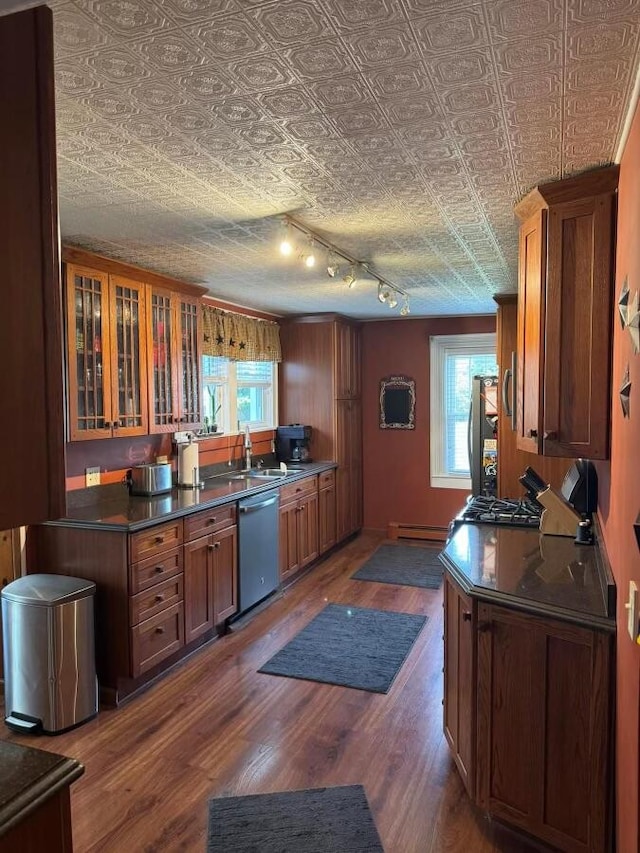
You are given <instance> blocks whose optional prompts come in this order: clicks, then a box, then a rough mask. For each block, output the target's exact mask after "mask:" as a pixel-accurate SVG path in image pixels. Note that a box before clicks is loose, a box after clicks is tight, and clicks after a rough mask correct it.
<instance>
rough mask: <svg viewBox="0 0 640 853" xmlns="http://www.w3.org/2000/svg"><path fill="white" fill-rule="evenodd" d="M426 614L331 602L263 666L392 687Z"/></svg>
mask: <svg viewBox="0 0 640 853" xmlns="http://www.w3.org/2000/svg"><path fill="white" fill-rule="evenodd" d="M426 622H427V617H426V616H421V615H415V614H413V613H396V612H393V611H388V610H372V609H370V608H366V607H351V606H349V605H346V604H328V605H327V606H326V607H325V608H324V610H321V611H320V613H319V614H318V615H317V616H316V617H315V618H314V619H312V620H311V622H309V624H308V625H307V626H306V628H303V629H302V631H300V633H299V634H297V635H296V636H295V637H294V638H293V640H291V641H290V642H289V643H288V644H287V645H286V646H285V647H284V648H283V649H281V650H280V651H279V652H277V653H276V654H275V655H274V656H273V657H272V658H271V659H270V660H268V661H267V662H266V663H265V664H264V665H263V666H262V667H260V669H259V670H258V672H264V673H266V674H268V675H283V676H285V677H287V678H302V679H306V680H307V681H320V682H323V683H324V684H335V685H338V686H340V687H352V688H355V689H356V690H368V691H370V692H372V693H388V692H389V689H390V688H391V684H392V683H393V680H394V678H395V677H396V675H397V674H398V672H399V671H400V668H401V667H402V664H403V663H404V661H405V660H406V658H407V655H408V654H409V652H410V651H411V647H412V646H413V644H414V642H415V641H416V639H417V637H418V634H419V633H420V631H421V630H422V629H423V627H424V626H425V624H426Z"/></svg>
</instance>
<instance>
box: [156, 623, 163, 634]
mask: <svg viewBox="0 0 640 853" xmlns="http://www.w3.org/2000/svg"><path fill="white" fill-rule="evenodd" d="M156 634H164V628H163V627H162V625H158V627H157V628H156Z"/></svg>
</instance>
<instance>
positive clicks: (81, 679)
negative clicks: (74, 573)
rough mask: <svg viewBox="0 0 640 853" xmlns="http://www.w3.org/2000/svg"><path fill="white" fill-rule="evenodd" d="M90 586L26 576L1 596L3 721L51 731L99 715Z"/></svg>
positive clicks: (54, 577)
mask: <svg viewBox="0 0 640 853" xmlns="http://www.w3.org/2000/svg"><path fill="white" fill-rule="evenodd" d="M95 591H96V585H95V584H94V583H93V582H92V581H87V580H82V579H80V578H70V577H66V576H64V575H26V576H25V577H22V578H18V579H17V580H15V581H12V583H10V584H8V585H7V586H6V587H4V589H3V590H2V593H1V598H2V641H3V647H4V679H5V681H4V693H5V713H6V717H5V723H6V724H7V725H8V726H9V728H11V729H14V730H16V731H21V732H25V731H43V732H46V733H47V734H58V733H60V732H63V731H66V730H67V729H71V728H73V727H74V726H77V725H79V724H80V723H84V722H85V721H86V720H88V719H90V718H91V717H94V716H95V715H96V714H97V713H98V683H97V679H96V665H95V638H94V617H93V603H94V597H95Z"/></svg>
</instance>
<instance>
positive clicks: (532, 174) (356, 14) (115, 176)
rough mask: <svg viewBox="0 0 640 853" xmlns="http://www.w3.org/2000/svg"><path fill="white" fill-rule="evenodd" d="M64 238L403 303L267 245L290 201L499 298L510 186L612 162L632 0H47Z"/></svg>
mask: <svg viewBox="0 0 640 853" xmlns="http://www.w3.org/2000/svg"><path fill="white" fill-rule="evenodd" d="M49 5H51V6H52V8H53V12H54V25H55V57H56V93H57V132H58V180H59V192H60V214H61V229H62V236H63V240H64V241H65V242H67V243H70V244H74V245H78V246H83V247H86V248H89V249H91V250H94V251H97V252H100V253H102V254H105V255H108V256H110V257H116V258H120V259H123V260H126V261H129V262H132V263H135V264H138V265H140V266H143V267H147V268H150V269H153V270H157V271H160V272H165V273H168V274H170V275H173V276H176V277H178V278H180V279H183V280H188V281H196V282H202V283H205V284H206V285H207V286H208V288H209V290H210V292H211V294H212V295H214V296H218V297H220V298H221V299H227V300H230V301H232V302H235V303H239V304H243V305H249V306H253V307H255V308H259V309H262V310H266V311H271V312H274V313H277V314H287V313H300V312H316V311H340V312H342V313H344V314H347V315H350V316H353V317H360V318H363V319H366V318H376V317H385V318H388V317H391V316H396V315H397V313H398V311H397V309H396V310H395V311H391V310H390V309H389V308H388V307H387V306H385V305H382V304H381V303H380V302H379V301H378V300H377V298H376V287H375V282H373V281H369V282H363V283H361V285H360V286H356V287H354V288H347V287H346V286H345V285H344V284H343V283H342V281H341V280H340V278H339V277H336V278H333V279H332V278H329V277H328V276H327V275H326V271H325V270H324V269H323V267H322V265H320V266H318V267H317V268H316V269H315V270H314V271H309V270H307V269H303V268H302V266H301V265H300V264H299V263H298V262H297V261H296V260H285V259H284V258H282V257H281V256H280V255H279V253H278V241H279V231H280V227H281V226H280V220H279V219H278V215H279V214H282V213H287V212H288V213H291V214H292V215H293V216H294V217H295V218H296V219H297V220H299V221H300V222H302V223H303V224H304V225H305V226H306V227H307V228H310V229H311V230H312V231H315V232H317V233H318V234H320V235H321V236H322V237H324V238H325V239H327V240H328V241H330V243H332V244H334V245H335V246H337V247H338V248H342V249H344V250H345V252H347V253H348V254H349V255H350V256H353V257H356V258H358V259H360V260H363V261H367V262H369V264H370V265H372V267H373V268H375V269H377V270H378V271H379V272H380V274H382V275H383V276H384V277H385V278H386V279H388V280H389V281H391V282H393V283H394V284H396V285H397V286H398V287H400V288H402V289H403V290H405V291H406V292H407V293H409V294H410V298H411V314H412V316H416V315H417V316H437V315H458V314H474V313H491V312H493V310H494V307H495V306H494V303H493V301H492V298H491V297H492V295H493V294H494V293H496V292H501V291H502V292H504V291H512V290H514V289H515V288H516V286H517V278H516V273H517V225H516V221H515V219H514V215H513V205H514V203H515V202H516V201H517V200H518V199H519V198H520V197H521V196H522V195H523V194H524V193H525V192H527V191H528V190H529V189H530V188H531V187H532V186H533V185H535V184H537V183H540V182H543V181H549V180H554V179H557V178H561V177H566V176H568V175H571V174H574V173H576V172H580V171H583V170H585V169H588V168H591V167H594V166H598V165H604V164H607V163H610V162H612V161H613V159H614V157H615V153H616V149H617V145H618V143H619V140H620V137H621V133H622V129H623V126H624V121H625V117H626V113H627V111H628V108H629V104H630V100H631V94H632V91H633V87H634V83H635V79H636V74H637V66H638V56H639V29H640V0H476V2H473V0H441V1H440V2H438V0H268V1H267V2H265V0H155V2H148V0H76V2H60V3H59V2H52V3H50V4H49Z"/></svg>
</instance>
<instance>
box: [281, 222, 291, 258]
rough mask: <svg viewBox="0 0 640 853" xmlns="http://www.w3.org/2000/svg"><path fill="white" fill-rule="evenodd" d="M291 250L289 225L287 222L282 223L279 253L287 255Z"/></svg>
mask: <svg viewBox="0 0 640 853" xmlns="http://www.w3.org/2000/svg"><path fill="white" fill-rule="evenodd" d="M292 252H293V243H292V242H291V226H290V224H289V223H288V222H287V223H286V225H284V229H283V234H282V240H281V241H280V254H281V255H285V257H288V256H289V255H290V254H291V253H292Z"/></svg>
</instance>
